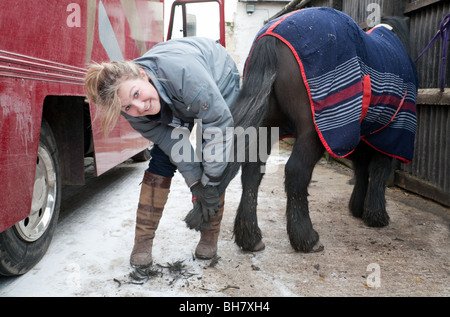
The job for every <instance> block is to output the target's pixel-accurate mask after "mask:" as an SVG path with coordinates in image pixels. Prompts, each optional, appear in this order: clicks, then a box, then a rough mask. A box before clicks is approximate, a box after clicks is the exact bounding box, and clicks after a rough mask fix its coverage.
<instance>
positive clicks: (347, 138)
mask: <svg viewBox="0 0 450 317" xmlns="http://www.w3.org/2000/svg"><path fill="white" fill-rule="evenodd" d="M262 36H275V37H277V38H278V39H280V40H281V41H283V42H284V43H285V44H286V45H287V46H289V48H290V49H291V50H292V53H293V54H294V56H295V57H296V59H297V61H298V64H299V67H300V70H301V73H302V76H303V81H304V83H305V85H306V89H307V91H308V94H309V97H310V103H311V110H312V112H313V116H314V122H315V126H316V130H317V132H318V134H319V137H320V139H321V140H322V143H323V145H324V146H325V148H326V149H327V151H328V152H329V153H330V154H331V155H333V156H334V157H345V156H347V155H349V154H350V153H351V152H352V151H353V150H354V149H355V147H356V146H357V145H358V143H359V142H360V140H363V141H365V142H367V143H368V144H370V145H371V146H372V147H374V148H375V149H377V150H378V151H380V152H382V153H385V154H387V155H389V156H393V157H396V158H398V159H400V160H401V161H403V162H406V163H407V162H410V161H411V160H412V156H413V152H414V137H415V131H416V96H417V88H418V80H417V74H416V70H415V66H414V64H413V62H412V61H411V59H410V57H409V55H408V53H407V52H406V50H405V49H404V47H403V45H402V43H401V42H400V40H399V39H398V37H397V36H396V35H395V34H394V32H392V31H391V30H389V29H388V28H386V27H382V26H381V27H377V28H374V29H371V30H370V31H369V32H364V31H363V30H361V29H360V28H359V26H358V25H357V24H356V23H355V22H354V21H353V20H352V19H351V18H350V17H349V16H347V15H345V14H344V13H342V12H339V11H336V10H333V9H330V8H308V9H303V10H298V11H294V12H291V13H289V14H286V15H284V16H282V17H280V18H278V19H276V20H273V21H271V22H269V23H268V24H266V25H265V26H264V27H263V28H262V29H261V31H260V32H259V33H258V35H257V36H256V40H255V43H256V41H257V40H258V39H260V38H261V37H262Z"/></svg>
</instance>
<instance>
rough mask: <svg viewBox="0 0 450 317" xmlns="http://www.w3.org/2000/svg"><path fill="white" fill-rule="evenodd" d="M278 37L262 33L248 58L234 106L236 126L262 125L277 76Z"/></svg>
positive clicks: (232, 111) (232, 109)
mask: <svg viewBox="0 0 450 317" xmlns="http://www.w3.org/2000/svg"><path fill="white" fill-rule="evenodd" d="M276 44H277V39H276V38H275V37H273V36H263V37H261V38H260V39H259V40H258V41H257V42H256V43H255V44H254V47H253V49H252V51H251V52H250V55H249V57H248V59H247V62H246V69H245V73H244V80H243V84H242V88H241V91H240V93H239V96H238V97H237V98H236V101H235V102H234V104H233V107H232V108H231V113H232V115H233V119H234V126H235V127H243V128H244V129H245V128H247V127H250V126H251V127H259V126H260V124H261V122H262V120H263V118H264V116H265V114H266V110H267V104H268V99H269V95H270V92H271V90H272V85H273V83H274V81H275V78H276V76H277V64H278V54H277V45H276Z"/></svg>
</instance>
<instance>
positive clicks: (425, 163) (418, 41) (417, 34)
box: [310, 0, 450, 206]
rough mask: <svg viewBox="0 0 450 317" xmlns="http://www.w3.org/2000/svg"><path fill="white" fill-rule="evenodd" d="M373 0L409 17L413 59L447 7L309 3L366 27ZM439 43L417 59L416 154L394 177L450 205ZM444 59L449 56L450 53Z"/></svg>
mask: <svg viewBox="0 0 450 317" xmlns="http://www.w3.org/2000/svg"><path fill="white" fill-rule="evenodd" d="M372 3H377V4H379V6H380V8H381V10H380V11H381V15H386V16H387V15H397V16H405V17H408V18H409V23H410V40H411V50H412V56H411V57H412V58H413V59H415V58H416V57H417V56H418V55H419V53H420V52H421V51H422V49H424V48H425V47H426V46H427V44H428V42H429V41H430V40H431V39H432V38H433V36H434V34H435V33H436V31H437V30H438V29H439V24H440V22H441V21H442V19H443V18H444V16H445V15H446V14H448V13H450V1H449V0H403V1H396V0H315V1H312V2H311V3H310V5H314V6H328V7H334V8H336V9H338V10H342V11H343V12H345V13H346V14H348V15H349V16H351V17H352V18H353V19H354V20H355V21H356V22H358V23H359V25H360V26H361V27H362V28H365V27H366V26H367V24H366V22H367V18H368V15H369V14H370V13H371V12H370V11H368V10H367V9H368V5H369V4H372ZM447 45H448V44H447ZM441 49H442V41H440V40H439V41H438V42H436V43H435V44H434V45H433V46H432V47H431V48H430V49H429V50H428V51H427V53H426V54H425V55H424V56H423V57H422V58H421V59H420V60H419V61H418V63H417V70H418V75H419V96H418V105H417V121H418V128H417V134H416V141H415V156H414V159H413V162H412V163H411V164H401V165H399V166H398V169H397V171H396V175H395V176H396V177H395V181H396V184H397V185H398V186H401V187H403V188H405V189H408V190H411V191H413V192H415V193H418V194H420V195H422V196H425V197H428V198H431V199H434V200H436V201H438V202H440V203H441V204H444V205H446V206H450V117H449V112H450V88H449V87H450V61H448V62H447V65H446V76H445V87H446V88H447V89H445V92H444V93H441V92H440V91H439V88H438V87H439V67H440V63H441ZM449 54H450V50H449ZM447 59H448V60H450V56H448V57H447Z"/></svg>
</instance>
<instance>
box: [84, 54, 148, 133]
mask: <svg viewBox="0 0 450 317" xmlns="http://www.w3.org/2000/svg"><path fill="white" fill-rule="evenodd" d="M139 68H140V67H139V65H138V64H136V63H135V62H133V61H113V62H107V63H100V64H98V63H93V64H91V65H90V66H89V69H88V71H87V74H86V77H85V79H84V91H85V94H86V97H87V101H88V102H92V103H93V104H95V105H96V106H97V114H96V117H97V116H98V115H100V118H101V126H102V128H103V131H104V132H105V135H108V133H109V132H110V131H111V130H112V129H113V128H114V126H115V125H116V123H117V120H118V119H119V116H120V111H121V104H120V99H119V96H118V91H119V86H120V84H121V83H123V82H124V81H125V80H128V79H137V78H139V77H140V73H139ZM98 110H100V111H98Z"/></svg>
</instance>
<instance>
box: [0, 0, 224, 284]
mask: <svg viewBox="0 0 450 317" xmlns="http://www.w3.org/2000/svg"><path fill="white" fill-rule="evenodd" d="M220 7H221V8H222V9H223V2H220ZM163 15H164V0H127V1H123V0H42V1H26V0H2V1H1V2H0V25H1V27H0V109H1V111H0V133H1V141H0V142H1V143H0V181H1V185H2V189H1V190H0V274H1V275H18V274H23V273H25V272H27V271H28V270H30V269H31V268H32V267H33V266H34V265H35V264H36V263H37V262H38V261H39V260H40V259H41V258H42V256H43V255H44V254H45V252H46V250H47V248H48V246H49V244H50V241H51V238H52V236H53V233H54V230H55V227H56V225H57V221H58V215H59V207H60V202H61V190H62V185H83V184H84V181H85V179H84V177H85V168H84V160H85V158H86V157H89V156H90V157H93V158H94V162H95V174H96V176H98V175H100V174H102V173H104V172H106V171H108V170H109V169H111V168H112V167H114V166H116V165H118V164H120V163H122V162H123V161H125V160H127V159H129V158H131V157H133V158H143V159H148V158H149V157H148V148H149V146H150V145H151V144H150V142H149V141H147V140H145V139H143V138H142V137H140V135H139V134H138V133H136V132H135V131H134V130H133V129H132V128H131V127H130V125H129V124H128V122H127V121H126V120H125V119H124V118H120V119H119V122H118V124H117V126H116V128H115V129H114V130H113V131H112V132H111V133H110V134H109V136H108V137H105V136H104V134H103V132H102V131H101V128H100V124H99V122H98V121H96V120H94V118H95V107H93V106H92V105H89V104H87V103H86V102H85V97H84V94H83V77H84V74H85V71H86V68H87V65H88V64H89V63H90V62H91V61H96V62H100V61H106V60H118V59H133V58H136V57H138V56H140V55H142V54H143V53H145V52H146V51H147V50H148V49H150V48H151V47H152V46H153V45H155V44H156V43H158V42H161V41H163V40H164V39H163V37H164V18H163ZM194 24H195V23H194Z"/></svg>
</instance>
